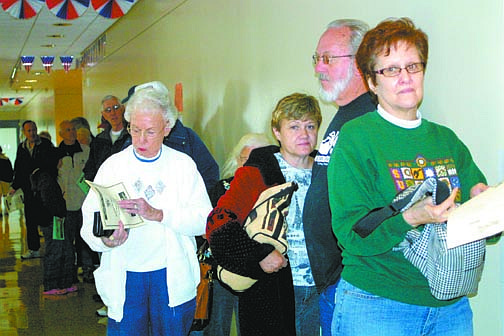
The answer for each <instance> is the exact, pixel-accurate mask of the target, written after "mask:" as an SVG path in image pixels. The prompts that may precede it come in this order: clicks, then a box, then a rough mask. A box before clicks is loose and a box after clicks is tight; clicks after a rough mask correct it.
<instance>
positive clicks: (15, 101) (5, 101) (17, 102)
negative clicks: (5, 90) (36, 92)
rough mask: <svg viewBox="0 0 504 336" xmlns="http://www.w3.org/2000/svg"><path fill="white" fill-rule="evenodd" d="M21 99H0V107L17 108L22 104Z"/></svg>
mask: <svg viewBox="0 0 504 336" xmlns="http://www.w3.org/2000/svg"><path fill="white" fill-rule="evenodd" d="M23 100H24V98H23V97H13V98H0V106H8V105H12V106H17V105H21V104H23Z"/></svg>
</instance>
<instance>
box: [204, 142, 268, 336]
mask: <svg viewBox="0 0 504 336" xmlns="http://www.w3.org/2000/svg"><path fill="white" fill-rule="evenodd" d="M270 144H271V142H270V141H269V140H268V138H267V137H266V135H264V134H262V133H248V134H245V135H244V136H243V137H242V138H241V139H240V141H238V143H237V144H236V146H235V147H234V148H233V150H232V151H231V153H230V155H229V158H228V159H227V160H226V162H225V164H224V169H223V170H222V180H220V181H219V182H217V184H216V185H215V187H214V188H213V189H212V190H211V191H210V201H211V202H212V206H213V207H215V206H217V202H218V201H219V199H220V197H221V196H222V195H224V193H225V192H226V191H227V190H228V189H229V186H230V183H231V181H232V180H233V176H234V173H235V171H236V169H238V168H240V167H243V164H244V163H245V162H246V161H247V160H248V158H249V155H250V152H251V151H252V150H253V149H255V148H259V147H264V146H267V145H270ZM210 263H212V262H211V261H210ZM212 266H213V272H214V276H213V279H214V281H213V293H212V308H211V312H212V314H211V318H210V323H209V324H208V325H207V326H206V327H205V329H203V335H205V336H212V335H229V333H230V332H231V320H232V316H233V310H234V311H235V314H236V316H238V297H237V296H236V295H234V294H232V293H231V292H229V291H228V290H227V289H225V288H224V287H223V286H222V285H221V284H220V283H219V281H218V280H217V276H216V275H215V270H216V265H215V264H214V265H212ZM237 322H238V321H237ZM237 329H238V331H239V325H238V328H237ZM238 335H239V334H238Z"/></svg>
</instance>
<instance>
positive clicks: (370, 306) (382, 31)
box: [327, 18, 487, 336]
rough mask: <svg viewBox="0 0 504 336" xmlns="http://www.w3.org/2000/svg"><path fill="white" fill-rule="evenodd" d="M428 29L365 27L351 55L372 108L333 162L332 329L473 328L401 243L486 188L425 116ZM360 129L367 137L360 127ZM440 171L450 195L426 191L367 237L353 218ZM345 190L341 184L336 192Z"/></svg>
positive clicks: (462, 150)
mask: <svg viewBox="0 0 504 336" xmlns="http://www.w3.org/2000/svg"><path fill="white" fill-rule="evenodd" d="M428 49H429V46H428V41H427V35H426V34H425V33H424V32H423V31H422V30H420V29H418V28H416V27H415V25H414V24H413V22H412V21H411V20H410V19H408V18H401V19H387V20H385V21H382V22H381V23H379V24H378V25H377V26H376V27H375V28H373V29H371V30H370V31H368V32H367V33H366V35H365V36H364V39H363V41H362V43H361V45H360V47H359V49H358V51H357V55H356V58H357V63H358V65H359V69H360V70H361V72H362V74H363V76H364V78H365V80H366V83H367V85H368V86H369V89H370V90H371V92H372V93H373V95H375V96H376V97H377V100H378V107H377V110H376V111H374V112H372V113H368V114H366V115H364V116H361V117H359V118H356V119H354V120H352V121H350V122H348V123H347V124H345V126H343V128H342V129H341V134H340V136H339V139H338V142H337V143H336V146H335V148H334V151H333V154H332V156H331V161H330V163H329V167H328V171H327V177H328V182H329V201H330V206H331V211H332V225H333V230H334V233H335V234H336V237H337V238H338V241H339V243H340V245H341V247H342V249H343V252H342V255H343V265H344V267H343V273H342V275H341V279H340V281H339V283H338V285H337V290H336V302H338V304H337V305H336V308H335V311H334V319H333V323H332V328H333V330H332V331H333V335H348V336H368V335H377V336H379V335H395V336H401V335H404V336H409V335H420V334H429V335H443V336H470V335H473V327H472V312H471V307H470V305H469V300H468V298H467V297H465V296H464V297H460V298H456V299H452V300H438V299H436V298H435V297H434V296H433V295H432V294H431V292H430V289H429V284H428V282H427V279H426V278H425V277H424V276H423V275H422V273H420V271H419V270H418V269H417V268H416V267H415V266H413V264H412V263H410V262H409V261H408V260H407V259H406V258H405V256H404V254H403V252H402V251H401V250H400V249H395V248H394V247H396V246H397V245H398V244H399V243H401V242H402V241H403V240H404V238H405V236H406V234H407V232H408V231H410V230H412V229H413V228H415V227H418V226H421V225H423V224H427V223H442V222H445V221H446V220H447V218H448V215H449V213H450V212H451V211H452V210H453V209H455V207H456V204H458V203H462V202H465V201H467V200H468V199H469V198H470V197H473V196H474V195H477V194H478V193H480V192H481V191H483V190H485V189H486V188H487V186H486V184H485V183H486V181H485V177H484V176H483V174H482V172H481V171H480V170H479V168H478V167H477V166H476V164H475V163H474V161H473V159H472V157H471V154H470V153H469V150H468V149H467V147H466V146H465V145H464V144H463V143H462V141H460V139H459V138H458V137H457V136H456V135H455V133H454V132H453V131H452V130H450V129H449V128H447V127H445V126H441V125H438V124H436V123H433V122H430V121H428V120H426V119H423V118H422V114H421V113H420V111H419V109H418V107H419V105H420V103H421V102H422V99H423V93H424V75H425V69H426V66H427V61H428ZM363 135H365V136H363ZM427 177H436V178H438V179H440V180H441V181H442V183H446V184H447V185H448V187H449V188H450V190H451V195H450V196H449V197H448V198H447V199H446V200H445V201H444V202H442V203H441V204H438V205H434V204H433V201H432V197H429V198H426V199H425V200H423V201H421V202H418V203H417V204H416V205H414V206H413V207H411V208H409V209H408V210H406V211H404V212H402V213H400V214H398V215H396V216H392V217H390V218H388V219H386V220H385V221H383V222H382V223H381V224H380V225H379V226H378V228H376V230H374V231H373V232H372V233H371V234H369V235H368V236H367V237H366V238H362V237H361V236H360V235H358V234H357V233H356V232H354V231H353V229H352V228H353V226H354V224H355V223H357V222H358V221H359V220H360V219H362V218H363V217H365V216H366V215H367V214H368V213H369V212H370V211H371V210H372V209H375V208H378V207H382V206H384V205H388V204H390V201H391V200H393V199H394V197H395V196H396V194H397V193H398V192H400V191H402V190H404V189H405V188H407V187H408V186H412V185H416V184H419V183H422V182H423V181H424V180H425V179H426V178H427ZM342 191H343V192H342Z"/></svg>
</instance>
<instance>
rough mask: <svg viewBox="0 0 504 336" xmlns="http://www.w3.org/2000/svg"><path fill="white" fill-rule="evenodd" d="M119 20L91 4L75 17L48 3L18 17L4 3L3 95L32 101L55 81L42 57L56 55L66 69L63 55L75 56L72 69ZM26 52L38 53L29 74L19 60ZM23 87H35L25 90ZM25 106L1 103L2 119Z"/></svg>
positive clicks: (0, 21) (0, 30)
mask: <svg viewBox="0 0 504 336" xmlns="http://www.w3.org/2000/svg"><path fill="white" fill-rule="evenodd" d="M117 20H118V19H107V18H105V17H102V16H101V15H99V14H98V13H97V12H96V11H95V10H94V9H93V7H92V6H91V4H90V5H89V8H88V9H87V10H86V11H85V12H84V13H83V14H82V15H81V16H80V17H79V18H77V19H74V20H63V19H60V18H59V17H57V16H56V15H54V14H53V13H52V12H51V11H50V10H49V9H48V8H47V7H46V6H45V4H44V5H43V6H42V8H41V10H40V11H39V13H38V14H37V15H36V16H34V17H32V18H30V19H17V18H14V17H13V16H11V15H10V14H9V13H8V12H5V11H4V10H3V9H2V7H1V5H0V41H1V46H0V98H13V97H23V99H24V101H29V100H30V99H31V97H33V95H34V94H36V92H37V90H40V89H47V88H49V89H50V88H51V87H50V86H51V85H52V82H53V81H52V80H51V75H50V74H47V72H46V71H45V70H44V67H43V65H42V61H41V60H40V56H45V55H50V56H55V58H54V66H53V70H61V69H63V67H62V65H61V62H60V59H59V57H60V56H74V61H73V63H72V67H71V69H75V64H76V59H78V58H80V56H81V53H82V52H83V51H84V50H85V49H86V47H88V46H89V45H90V44H91V43H92V42H93V41H94V40H95V39H96V38H98V37H99V36H100V35H101V34H102V33H103V32H104V31H105V30H107V29H108V28H109V27H110V26H111V25H112V24H114V22H115V21H117ZM61 24H70V25H61ZM51 35H61V36H62V37H54V36H51ZM47 46H52V47H47ZM23 55H31V56H35V60H34V62H33V66H32V68H31V70H30V73H29V74H27V73H26V70H25V69H24V67H23V66H21V65H20V63H18V61H19V59H20V57H21V56H23ZM16 65H18V66H19V68H18V71H17V74H16V76H15V78H14V80H11V74H12V71H13V68H14V67H16ZM37 74H38V75H37ZM26 79H36V80H37V82H36V83H25V80H26ZM20 86H31V87H32V88H31V89H21V88H20ZM21 107H22V105H20V106H14V105H13V104H7V105H4V106H0V119H1V114H2V112H16V111H17V110H19V109H20V108H21Z"/></svg>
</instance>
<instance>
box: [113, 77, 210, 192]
mask: <svg viewBox="0 0 504 336" xmlns="http://www.w3.org/2000/svg"><path fill="white" fill-rule="evenodd" d="M145 87H153V88H154V89H156V90H158V91H161V92H164V93H165V94H168V89H167V88H166V86H164V84H163V83H161V82H159V81H152V82H148V83H145V84H142V85H138V86H137V85H134V86H132V87H131V88H130V89H129V90H128V96H127V97H126V98H124V99H123V100H122V103H123V104H127V103H128V100H129V98H130V97H131V96H132V95H133V94H134V93H135V91H136V90H139V89H142V88H145ZM130 144H131V139H128V140H126V142H125V143H124V145H123V148H126V147H128V146H129V145H130ZM163 144H164V145H166V146H168V147H170V148H173V149H175V150H178V151H179V152H182V153H185V154H187V155H189V156H190V157H191V158H192V159H193V160H194V162H195V163H196V167H198V172H199V173H200V174H201V176H202V177H203V181H205V187H206V189H207V192H210V190H211V189H212V188H213V187H214V186H215V184H216V183H217V181H218V180H219V165H218V164H217V162H216V161H215V159H214V158H213V156H212V154H211V153H210V151H209V150H208V148H207V146H206V145H205V143H204V142H203V141H202V140H201V138H200V137H199V136H198V134H196V132H194V131H193V130H192V129H191V128H189V127H187V126H184V124H183V123H182V121H180V119H179V118H177V120H176V121H175V125H174V126H173V128H172V130H171V131H170V133H169V134H168V135H167V136H166V137H165V138H164V139H163Z"/></svg>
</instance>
